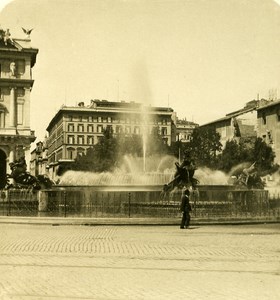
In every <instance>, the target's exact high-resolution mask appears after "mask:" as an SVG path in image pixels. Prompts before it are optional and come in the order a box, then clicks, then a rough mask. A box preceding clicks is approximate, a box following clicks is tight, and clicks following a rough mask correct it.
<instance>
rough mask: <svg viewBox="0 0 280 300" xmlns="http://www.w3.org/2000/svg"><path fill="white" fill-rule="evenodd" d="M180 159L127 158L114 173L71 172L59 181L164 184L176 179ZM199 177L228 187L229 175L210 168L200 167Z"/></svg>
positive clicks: (60, 183) (62, 182) (98, 184)
mask: <svg viewBox="0 0 280 300" xmlns="http://www.w3.org/2000/svg"><path fill="white" fill-rule="evenodd" d="M176 161H177V159H176V157H174V156H170V155H164V156H159V155H154V156H150V157H147V158H146V167H145V172H144V170H143V157H135V156H132V155H126V156H124V157H123V161H122V164H121V165H120V167H118V168H116V169H115V170H114V171H112V172H102V173H95V172H84V171H67V172H65V173H64V174H63V175H62V176H61V177H60V178H59V185H70V186H84V185H85V186H100V185H102V186H107V185H108V186H110V185H111V186H117V185H121V186H124V185H162V186H163V185H164V184H166V183H167V182H170V181H171V180H172V179H173V178H174V173H175V171H176V168H175V162H176ZM195 177H196V178H197V179H198V180H199V182H200V185H228V181H229V178H230V175H229V174H225V173H223V172H221V171H217V170H211V169H208V168H198V169H197V170H196V172H195Z"/></svg>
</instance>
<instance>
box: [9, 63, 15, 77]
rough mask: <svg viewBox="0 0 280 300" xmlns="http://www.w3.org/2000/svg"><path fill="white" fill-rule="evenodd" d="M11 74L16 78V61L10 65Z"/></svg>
mask: <svg viewBox="0 0 280 300" xmlns="http://www.w3.org/2000/svg"><path fill="white" fill-rule="evenodd" d="M10 74H11V77H16V63H15V62H14V61H12V62H11V63H10Z"/></svg>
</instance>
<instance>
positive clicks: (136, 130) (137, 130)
mask: <svg viewBox="0 0 280 300" xmlns="http://www.w3.org/2000/svg"><path fill="white" fill-rule="evenodd" d="M134 133H135V134H140V128H139V127H138V126H135V127H134Z"/></svg>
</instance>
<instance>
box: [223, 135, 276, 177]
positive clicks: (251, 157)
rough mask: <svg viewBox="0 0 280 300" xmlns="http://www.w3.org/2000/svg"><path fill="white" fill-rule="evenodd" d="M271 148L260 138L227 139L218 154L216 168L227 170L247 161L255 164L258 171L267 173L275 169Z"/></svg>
mask: <svg viewBox="0 0 280 300" xmlns="http://www.w3.org/2000/svg"><path fill="white" fill-rule="evenodd" d="M274 158H275V154H274V153H273V149H272V148H271V147H270V146H269V145H267V144H266V143H265V141H263V140H262V139H261V138H250V139H240V141H239V142H238V141H236V140H231V141H227V142H226V145H225V148H224V149H223V151H222V153H221V154H220V155H219V165H218V168H219V169H220V170H222V171H225V172H229V171H230V170H231V169H232V168H233V167H234V166H237V165H238V164H241V163H245V162H249V163H251V164H253V163H254V162H255V163H256V164H255V168H256V169H257V171H258V173H261V174H265V173H266V174H267V173H271V172H274V171H276V169H277V168H278V166H277V165H275V164H274Z"/></svg>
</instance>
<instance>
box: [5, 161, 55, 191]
mask: <svg viewBox="0 0 280 300" xmlns="http://www.w3.org/2000/svg"><path fill="white" fill-rule="evenodd" d="M9 165H10V168H11V170H12V173H11V174H10V175H9V174H8V175H7V184H6V188H8V189H9V188H25V189H32V190H40V189H41V188H50V187H51V186H52V184H53V182H52V181H51V180H50V179H49V178H48V177H47V176H45V175H39V176H38V177H35V176H32V175H31V174H29V173H28V172H27V171H26V170H27V165H26V162H25V158H24V157H21V158H20V159H18V160H16V161H14V162H12V163H10V164H9ZM10 178H12V179H13V180H14V182H15V183H14V184H12V183H10V182H9V179H10Z"/></svg>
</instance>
